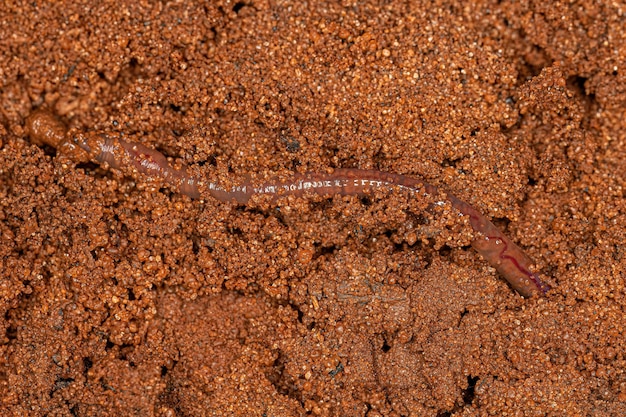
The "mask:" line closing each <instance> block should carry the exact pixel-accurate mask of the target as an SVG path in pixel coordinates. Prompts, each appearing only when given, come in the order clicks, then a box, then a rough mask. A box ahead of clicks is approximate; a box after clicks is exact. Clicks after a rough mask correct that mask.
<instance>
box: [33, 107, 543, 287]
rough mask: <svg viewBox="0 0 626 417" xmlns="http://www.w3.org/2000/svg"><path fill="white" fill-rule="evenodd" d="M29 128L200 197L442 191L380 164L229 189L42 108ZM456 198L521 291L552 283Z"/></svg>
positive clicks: (40, 140)
mask: <svg viewBox="0 0 626 417" xmlns="http://www.w3.org/2000/svg"><path fill="white" fill-rule="evenodd" d="M25 127H26V132H27V134H28V135H29V136H30V139H31V141H32V142H33V143H34V144H36V145H44V144H45V145H49V146H52V147H54V148H56V149H57V150H58V151H59V152H60V153H62V154H64V155H66V156H67V157H69V158H70V159H72V160H73V161H76V162H86V161H92V162H94V163H98V164H102V165H104V166H108V167H110V168H114V169H118V170H120V171H121V172H122V173H123V174H124V175H128V176H130V177H140V178H141V179H142V180H143V181H153V182H163V183H165V184H167V185H169V186H170V187H172V188H173V189H174V190H176V191H178V192H180V193H182V194H185V195H188V196H189V197H191V198H199V197H201V196H202V195H203V194H204V193H205V192H207V193H208V194H209V195H211V196H212V197H213V198H216V199H217V200H220V201H225V202H229V201H233V200H234V201H236V202H238V203H241V204H245V203H247V202H248V201H249V200H250V198H251V197H252V196H254V195H268V196H270V197H274V198H278V197H279V196H284V195H295V196H304V195H306V194H307V193H314V194H317V195H321V196H330V195H334V194H340V195H361V194H366V193H367V192H371V191H372V190H375V189H381V188H382V189H391V188H394V187H395V188H402V189H406V190H409V191H410V192H413V193H422V194H426V195H438V194H440V190H439V189H438V188H437V187H435V186H434V185H431V184H428V183H426V182H424V181H420V180H418V179H415V178H412V177H408V176H405V175H400V174H394V173H390V172H383V171H377V170H363V169H356V168H342V169H335V170H334V171H333V172H332V173H309V174H305V175H298V176H296V177H295V178H294V179H292V180H289V181H274V182H268V183H266V184H262V185H260V186H254V185H252V184H251V183H250V182H246V183H243V184H241V185H238V186H235V187H232V188H229V189H226V188H224V187H222V186H220V185H219V184H217V183H215V182H211V181H204V180H200V179H197V178H194V177H193V176H191V175H189V174H188V173H187V170H186V169H185V168H180V169H177V168H174V167H172V166H171V165H170V163H169V162H168V160H167V158H166V157H165V155H163V154H162V153H161V152H159V151H157V150H155V149H150V148H148V147H146V146H144V145H142V144H139V143H135V142H127V141H125V140H123V139H120V138H112V137H109V136H107V135H103V134H97V133H92V132H80V131H77V130H73V129H72V130H69V131H68V129H67V128H66V127H65V125H64V124H63V123H62V122H61V121H60V120H59V119H57V118H56V116H54V115H53V114H52V113H51V112H50V111H48V110H37V111H35V112H33V113H32V114H31V115H30V116H29V117H28V118H27V119H26V126H25ZM443 194H445V195H446V197H447V200H448V201H449V202H450V204H451V205H452V206H453V207H454V208H455V209H457V210H458V211H459V212H460V213H462V214H464V215H466V216H468V217H469V222H470V225H471V226H472V228H473V229H474V231H475V232H476V233H477V237H476V238H475V239H474V240H473V241H472V247H473V248H474V249H475V250H476V251H477V252H478V253H479V254H480V255H481V256H482V257H483V258H485V260H486V261H487V262H489V264H490V265H491V266H493V267H494V268H495V269H496V270H497V271H498V272H499V273H500V274H501V275H502V276H503V277H504V278H505V279H506V280H507V281H508V283H509V284H510V285H511V287H513V289H515V290H516V291H517V292H519V293H520V294H521V295H523V296H525V297H530V296H533V295H545V294H546V292H547V291H548V290H549V288H550V287H549V286H548V285H547V284H545V283H544V282H543V281H542V280H541V279H540V278H539V275H538V274H537V273H535V272H533V271H532V269H531V265H532V261H531V260H530V258H529V257H528V256H527V255H526V254H525V253H524V251H522V249H521V248H520V247H519V246H517V245H516V244H515V243H513V242H512V241H511V240H510V239H509V238H508V237H506V236H505V235H504V234H503V233H502V232H500V230H498V228H497V227H496V226H495V225H494V224H493V223H492V222H491V221H489V220H488V219H487V218H486V217H485V216H483V215H482V214H481V213H480V212H479V211H478V210H476V209H475V208H474V207H472V206H471V205H469V204H468V203H466V202H464V201H462V200H460V199H458V198H456V197H455V196H453V195H451V194H449V193H443Z"/></svg>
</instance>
